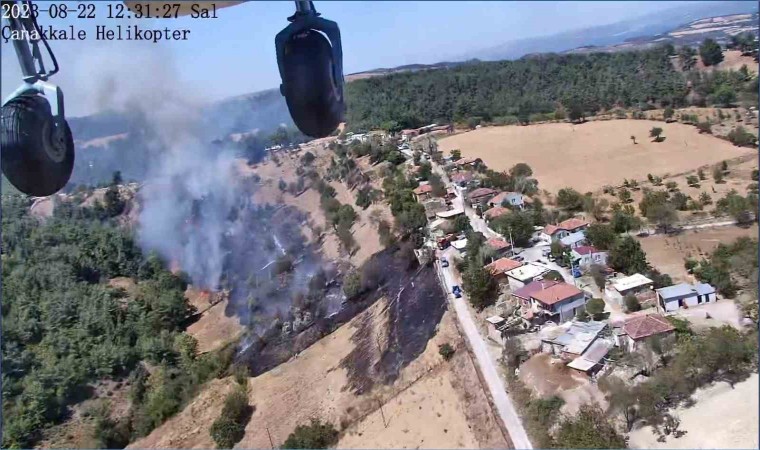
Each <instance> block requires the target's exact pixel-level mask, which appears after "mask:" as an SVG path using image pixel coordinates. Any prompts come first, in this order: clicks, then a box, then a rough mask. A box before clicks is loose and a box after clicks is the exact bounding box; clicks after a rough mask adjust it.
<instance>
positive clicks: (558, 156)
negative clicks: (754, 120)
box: [439, 119, 757, 192]
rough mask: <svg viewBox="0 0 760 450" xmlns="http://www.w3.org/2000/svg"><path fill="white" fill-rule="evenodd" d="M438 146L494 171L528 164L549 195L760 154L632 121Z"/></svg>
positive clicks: (679, 128)
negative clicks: (657, 135)
mask: <svg viewBox="0 0 760 450" xmlns="http://www.w3.org/2000/svg"><path fill="white" fill-rule="evenodd" d="M653 127H660V128H662V129H663V130H664V132H663V136H664V137H665V138H666V139H665V141H664V142H660V143H655V142H652V140H651V138H649V130H650V129H651V128H653ZM631 136H635V137H636V141H637V142H638V144H633V142H632V141H631V139H630V137H631ZM439 145H440V148H441V149H443V150H444V151H445V152H447V153H449V152H450V151H451V150H453V149H460V150H461V151H462V155H463V156H465V157H480V158H482V159H483V161H484V162H485V163H486V164H487V165H488V166H489V167H490V168H492V169H494V170H507V169H509V168H510V167H512V166H513V165H515V164H517V163H519V162H525V163H528V164H529V165H530V166H531V167H532V168H533V172H534V174H535V176H536V177H537V179H538V181H539V188H541V189H547V190H549V191H550V192H556V191H558V190H559V189H561V188H563V187H567V186H570V187H574V188H575V189H577V190H579V191H581V192H587V191H595V190H597V189H599V188H600V187H601V186H604V185H607V184H609V185H617V184H620V183H621V182H622V180H623V178H635V179H638V180H643V179H646V176H647V174H648V173H652V174H653V175H660V176H662V175H664V174H666V173H671V174H675V173H681V172H686V171H689V170H694V169H696V168H697V167H699V166H701V165H705V164H708V165H709V164H715V163H717V162H719V161H722V160H724V159H732V158H736V157H739V156H744V155H750V154H756V153H757V151H756V150H752V149H747V148H739V147H735V146H733V145H731V144H730V143H728V142H726V141H723V140H719V139H717V138H715V137H713V136H709V135H701V134H699V133H698V131H697V129H696V128H695V127H693V126H689V125H683V124H679V123H663V122H654V121H648V120H632V119H623V120H610V121H591V122H588V123H585V124H582V125H572V124H568V123H552V124H541V125H530V126H504V127H485V128H481V129H479V130H475V131H470V132H467V133H462V134H459V135H455V136H451V137H447V138H444V139H441V140H440V141H439Z"/></svg>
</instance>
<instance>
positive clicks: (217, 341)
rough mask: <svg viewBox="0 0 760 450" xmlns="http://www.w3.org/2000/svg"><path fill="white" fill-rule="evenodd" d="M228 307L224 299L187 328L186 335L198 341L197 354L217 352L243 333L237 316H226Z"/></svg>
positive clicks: (243, 328) (243, 329) (243, 330)
mask: <svg viewBox="0 0 760 450" xmlns="http://www.w3.org/2000/svg"><path fill="white" fill-rule="evenodd" d="M206 307H208V305H207V306H206ZM228 307H229V300H228V299H224V300H222V301H221V302H219V303H217V304H215V305H214V306H212V307H211V308H210V309H208V310H207V311H206V312H204V313H203V315H202V316H201V318H200V319H198V321H197V322H195V323H193V324H192V325H190V326H189V327H187V330H186V331H187V334H189V335H190V336H192V337H194V338H195V339H196V340H197V341H198V352H199V353H206V352H211V351H214V350H218V349H220V348H222V347H224V346H225V345H227V344H229V343H230V342H234V341H236V340H237V339H239V338H240V336H242V335H243V333H244V332H245V327H244V326H243V325H242V324H241V323H240V318H239V317H238V316H236V315H227V308H228Z"/></svg>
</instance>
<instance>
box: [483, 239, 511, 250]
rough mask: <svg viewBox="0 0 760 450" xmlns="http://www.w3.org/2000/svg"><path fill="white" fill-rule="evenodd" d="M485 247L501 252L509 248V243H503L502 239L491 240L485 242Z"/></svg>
mask: <svg viewBox="0 0 760 450" xmlns="http://www.w3.org/2000/svg"><path fill="white" fill-rule="evenodd" d="M486 245H488V246H489V247H491V248H492V249H494V250H502V249H505V248H508V247H509V242H507V241H505V240H504V239H499V238H491V239H489V240H487V241H486Z"/></svg>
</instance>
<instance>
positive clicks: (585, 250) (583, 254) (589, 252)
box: [570, 245, 608, 269]
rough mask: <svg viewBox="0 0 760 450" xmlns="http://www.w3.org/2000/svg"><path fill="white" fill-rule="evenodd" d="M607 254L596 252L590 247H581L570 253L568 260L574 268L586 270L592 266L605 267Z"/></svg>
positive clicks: (594, 248) (600, 251)
mask: <svg viewBox="0 0 760 450" xmlns="http://www.w3.org/2000/svg"><path fill="white" fill-rule="evenodd" d="M607 256H608V253H607V252H606V251H602V250H597V249H596V247H594V246H591V245H581V246H579V247H575V248H574V249H572V250H571V251H570V258H571V260H572V262H573V265H574V266H578V267H580V268H582V269H587V268H588V267H589V266H591V265H592V264H599V265H602V266H604V265H606V264H607Z"/></svg>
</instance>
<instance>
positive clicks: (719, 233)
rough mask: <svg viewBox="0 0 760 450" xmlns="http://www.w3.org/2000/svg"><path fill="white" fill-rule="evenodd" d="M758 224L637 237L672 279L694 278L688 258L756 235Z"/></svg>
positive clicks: (652, 259) (703, 255)
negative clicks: (689, 272)
mask: <svg viewBox="0 0 760 450" xmlns="http://www.w3.org/2000/svg"><path fill="white" fill-rule="evenodd" d="M757 233H758V228H757V224H754V225H753V226H751V227H749V228H739V227H735V226H725V227H715V228H702V229H698V230H687V231H684V232H683V233H681V234H678V235H675V236H665V235H654V236H649V237H638V238H636V239H637V240H638V241H639V242H640V243H641V247H642V248H643V249H644V252H646V254H647V260H649V262H650V263H651V264H652V265H653V266H654V267H655V268H657V269H658V270H660V271H661V272H663V273H667V274H669V275H670V276H671V277H672V278H673V281H676V282H679V281H688V282H691V281H693V277H692V276H690V275H689V274H687V273H686V269H685V268H684V266H683V263H684V259H685V258H694V259H697V260H699V259H701V258H704V257H707V256H708V255H709V254H710V253H711V252H712V251H713V250H714V249H715V247H717V246H718V244H721V243H723V244H727V243H730V242H733V241H734V240H736V239H737V238H739V237H743V236H747V237H757Z"/></svg>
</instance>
